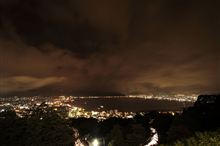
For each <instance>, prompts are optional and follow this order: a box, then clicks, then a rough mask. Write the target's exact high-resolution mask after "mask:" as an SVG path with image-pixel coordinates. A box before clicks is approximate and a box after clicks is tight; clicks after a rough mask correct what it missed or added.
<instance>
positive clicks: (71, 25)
mask: <svg viewBox="0 0 220 146" xmlns="http://www.w3.org/2000/svg"><path fill="white" fill-rule="evenodd" d="M219 6H220V3H219V1H218V0H211V1H203V0H83V1H82V0H63V1H61V0H0V95H59V94H72V95H112V94H131V93H132V94H139V93H140V94H142V93H145V94H148V93H153V94H158V93H162V94H175V93H190V94H191V93H199V94H204V93H217V92H218V91H220V49H219V47H220V45H219V42H220V36H219V34H220V31H219V25H220V21H219V18H220V17H219V15H220V10H219Z"/></svg>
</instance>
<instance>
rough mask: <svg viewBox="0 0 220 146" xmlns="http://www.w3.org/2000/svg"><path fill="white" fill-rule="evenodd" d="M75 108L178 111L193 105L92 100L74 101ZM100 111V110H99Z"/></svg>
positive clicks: (137, 100) (122, 99)
mask: <svg viewBox="0 0 220 146" xmlns="http://www.w3.org/2000/svg"><path fill="white" fill-rule="evenodd" d="M74 105H75V106H79V107H82V108H85V109H86V110H97V109H98V108H100V106H104V108H103V110H114V109H117V110H119V111H128V112H130V111H131V112H140V111H152V110H159V111H178V110H182V109H183V108H186V107H189V106H192V105H193V102H178V101H168V100H155V99H140V98H135V99H134V98H133V99H131V98H92V99H88V98H86V99H75V101H74ZM101 110H102V109H101Z"/></svg>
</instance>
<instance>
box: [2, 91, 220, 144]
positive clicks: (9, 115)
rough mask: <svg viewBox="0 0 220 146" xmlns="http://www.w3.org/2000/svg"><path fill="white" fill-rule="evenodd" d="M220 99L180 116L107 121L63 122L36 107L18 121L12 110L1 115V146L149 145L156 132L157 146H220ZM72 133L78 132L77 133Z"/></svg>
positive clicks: (201, 102)
mask: <svg viewBox="0 0 220 146" xmlns="http://www.w3.org/2000/svg"><path fill="white" fill-rule="evenodd" d="M219 109H220V96H219V95H207V96H205V95H202V96H199V97H198V100H197V101H196V102H195V104H194V105H193V106H192V107H189V108H187V109H184V111H183V113H182V114H176V115H171V114H160V113H158V112H157V111H151V112H149V113H146V114H145V115H139V114H137V115H136V116H135V117H134V118H133V119H119V118H110V119H107V120H105V121H103V122H98V121H97V120H96V119H85V118H80V119H65V118H62V116H60V115H58V114H57V113H56V112H55V111H53V110H51V109H50V108H49V107H48V108H46V109H45V108H41V107H38V108H36V109H33V112H32V114H31V115H28V116H26V117H24V118H19V117H17V116H16V113H15V112H14V111H13V110H5V111H4V112H1V114H0V145H2V146H13V145H16V146H35V145H36V146H38V145H41V146H42V145H51V146H53V145H66V146H68V145H69V146H71V145H74V144H75V141H77V140H81V142H84V145H86V143H89V142H91V141H93V140H94V139H95V138H96V139H97V140H99V143H100V145H109V146H110V145H111V146H139V145H141V144H142V145H146V144H147V143H148V142H149V141H150V137H151V136H152V131H151V130H150V127H153V128H154V129H156V130H157V133H158V135H159V144H160V145H175V146H179V145H190V146H193V145H204V146H207V145H212V146H218V145H220V130H219V126H220V125H219V123H220V120H219V116H220V113H219V111H220V110H219ZM75 129H78V132H79V135H78V133H76V131H75Z"/></svg>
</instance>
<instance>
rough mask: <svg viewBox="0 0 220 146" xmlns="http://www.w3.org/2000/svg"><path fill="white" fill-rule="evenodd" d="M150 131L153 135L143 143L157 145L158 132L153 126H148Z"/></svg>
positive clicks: (150, 145) (151, 145)
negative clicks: (147, 141)
mask: <svg viewBox="0 0 220 146" xmlns="http://www.w3.org/2000/svg"><path fill="white" fill-rule="evenodd" d="M150 130H151V133H152V134H153V136H152V137H151V141H150V142H149V143H148V144H147V145H145V146H153V145H157V142H158V134H157V131H156V130H155V129H154V128H150Z"/></svg>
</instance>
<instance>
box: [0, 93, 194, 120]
mask: <svg viewBox="0 0 220 146" xmlns="http://www.w3.org/2000/svg"><path fill="white" fill-rule="evenodd" d="M183 97H184V98H183ZM98 98H104V99H105V98H108V99H115V98H120V99H121V98H137V99H139V98H140V99H145V100H150V99H156V100H168V101H178V102H192V103H193V102H195V100H196V98H197V97H196V96H195V95H193V96H185V95H175V96H174V97H172V98H169V97H165V96H164V97H159V96H155V97H154V96H149V95H148V96H147V95H129V96H101V97H99V96H88V97H85V96H80V97H75V96H55V97H53V96H51V97H40V96H34V97H17V96H15V97H7V98H0V112H4V111H5V110H7V109H10V108H11V109H13V110H14V111H15V112H16V114H17V115H18V116H19V117H23V116H25V115H28V114H31V109H34V108H35V107H37V106H40V105H42V104H45V105H47V107H49V108H53V110H54V111H57V113H62V114H63V115H66V117H65V118H81V117H85V118H96V119H99V120H105V119H107V118H110V117H118V118H133V117H134V115H135V113H134V112H120V111H118V110H117V109H112V110H109V111H106V110H105V107H104V106H103V105H100V106H99V107H98V108H97V109H96V110H94V111H93V110H92V111H88V110H85V109H84V108H83V107H77V106H75V105H74V101H75V100H77V99H85V100H86V99H98ZM167 112H170V113H172V112H176V111H161V113H167Z"/></svg>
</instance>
